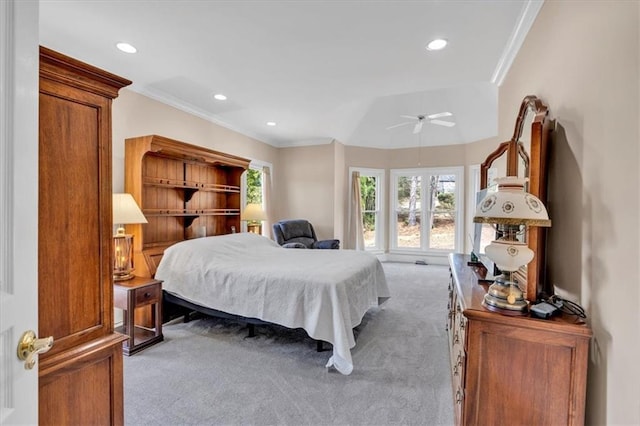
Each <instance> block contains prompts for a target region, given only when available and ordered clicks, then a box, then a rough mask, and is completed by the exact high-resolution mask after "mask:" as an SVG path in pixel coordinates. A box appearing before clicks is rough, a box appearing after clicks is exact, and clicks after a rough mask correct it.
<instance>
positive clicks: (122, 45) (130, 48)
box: [116, 42, 138, 53]
mask: <svg viewBox="0 0 640 426" xmlns="http://www.w3.org/2000/svg"><path fill="white" fill-rule="evenodd" d="M116 47H117V48H118V49H120V50H122V51H123V52H124V53H136V52H137V51H138V49H136V48H135V47H133V46H132V45H130V44H129V43H124V42H120V43H118V44H116Z"/></svg>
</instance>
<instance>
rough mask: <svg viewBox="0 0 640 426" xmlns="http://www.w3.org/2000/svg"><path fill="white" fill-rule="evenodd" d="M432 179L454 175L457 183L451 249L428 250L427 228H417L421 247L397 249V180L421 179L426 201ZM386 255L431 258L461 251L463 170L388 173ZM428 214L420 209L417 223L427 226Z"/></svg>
mask: <svg viewBox="0 0 640 426" xmlns="http://www.w3.org/2000/svg"><path fill="white" fill-rule="evenodd" d="M434 175H454V176H455V180H456V185H455V192H454V199H455V205H456V210H455V215H454V216H455V235H454V248H453V249H438V248H431V247H429V244H430V237H431V230H430V229H429V228H428V227H427V228H426V229H425V227H423V226H421V228H420V247H399V246H398V228H397V212H398V208H397V207H398V206H397V201H398V178H399V177H401V176H406V177H408V176H420V177H421V185H420V191H421V200H423V201H424V200H426V199H428V197H430V196H431V194H430V193H429V188H428V186H429V185H428V182H429V178H430V177H431V176H434ZM389 186H390V194H389V195H390V197H389V220H388V226H389V253H391V254H430V255H434V254H435V255H446V254H448V253H452V252H456V253H459V252H461V250H462V249H463V244H464V238H463V235H464V230H465V223H464V216H465V204H466V203H465V202H464V187H465V182H464V166H451V167H421V168H406V169H391V170H390V172H389ZM428 213H429V212H428V211H427V210H426V209H424V208H422V209H421V212H420V223H421V224H424V223H427V220H426V219H427V217H428V216H427V214H428Z"/></svg>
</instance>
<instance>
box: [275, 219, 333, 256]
mask: <svg viewBox="0 0 640 426" xmlns="http://www.w3.org/2000/svg"><path fill="white" fill-rule="evenodd" d="M273 237H274V238H275V240H276V242H277V243H278V244H280V245H281V246H282V247H285V248H310V249H339V248H340V240H320V241H318V238H317V237H316V231H315V230H314V229H313V225H311V223H310V222H309V221H307V220H304V219H293V220H281V221H280V222H276V223H274V224H273Z"/></svg>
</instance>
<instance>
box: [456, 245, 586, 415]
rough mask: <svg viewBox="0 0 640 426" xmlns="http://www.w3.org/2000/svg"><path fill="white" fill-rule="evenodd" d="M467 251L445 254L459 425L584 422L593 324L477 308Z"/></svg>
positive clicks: (479, 290) (478, 287) (479, 288)
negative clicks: (448, 281)
mask: <svg viewBox="0 0 640 426" xmlns="http://www.w3.org/2000/svg"><path fill="white" fill-rule="evenodd" d="M469 260H470V257H469V256H467V255H462V254H450V255H449V265H450V270H451V279H450V283H449V305H448V314H447V332H448V343H449V350H450V361H451V382H452V391H453V398H454V410H455V420H456V424H458V425H498V424H508V425H581V424H583V423H584V410H585V395H586V382H587V362H588V353H589V352H588V350H589V340H590V338H591V330H590V329H589V327H588V326H587V325H586V324H584V323H583V322H581V321H577V320H576V317H572V316H564V315H563V316H558V317H553V318H552V319H549V320H541V319H535V318H531V317H528V316H518V317H512V316H505V315H502V314H499V313H495V312H490V311H488V310H486V309H485V308H484V307H483V306H482V300H483V297H484V294H485V293H486V291H487V285H485V284H481V283H479V282H478V275H477V274H476V271H475V270H474V267H471V266H469V265H468V263H467V262H468V261H469Z"/></svg>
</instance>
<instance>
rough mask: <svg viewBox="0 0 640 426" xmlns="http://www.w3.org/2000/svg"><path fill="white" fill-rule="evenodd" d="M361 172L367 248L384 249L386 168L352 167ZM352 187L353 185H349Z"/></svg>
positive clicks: (363, 224) (363, 222)
mask: <svg viewBox="0 0 640 426" xmlns="http://www.w3.org/2000/svg"><path fill="white" fill-rule="evenodd" d="M353 171H358V172H360V197H361V204H360V205H361V207H362V228H363V230H364V247H365V250H371V251H382V250H383V246H384V240H383V236H384V219H383V210H382V205H381V203H382V200H383V199H384V197H383V188H384V174H385V173H384V170H381V169H360V168H350V169H349V176H352V172H353ZM349 187H350V188H351V185H349Z"/></svg>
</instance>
